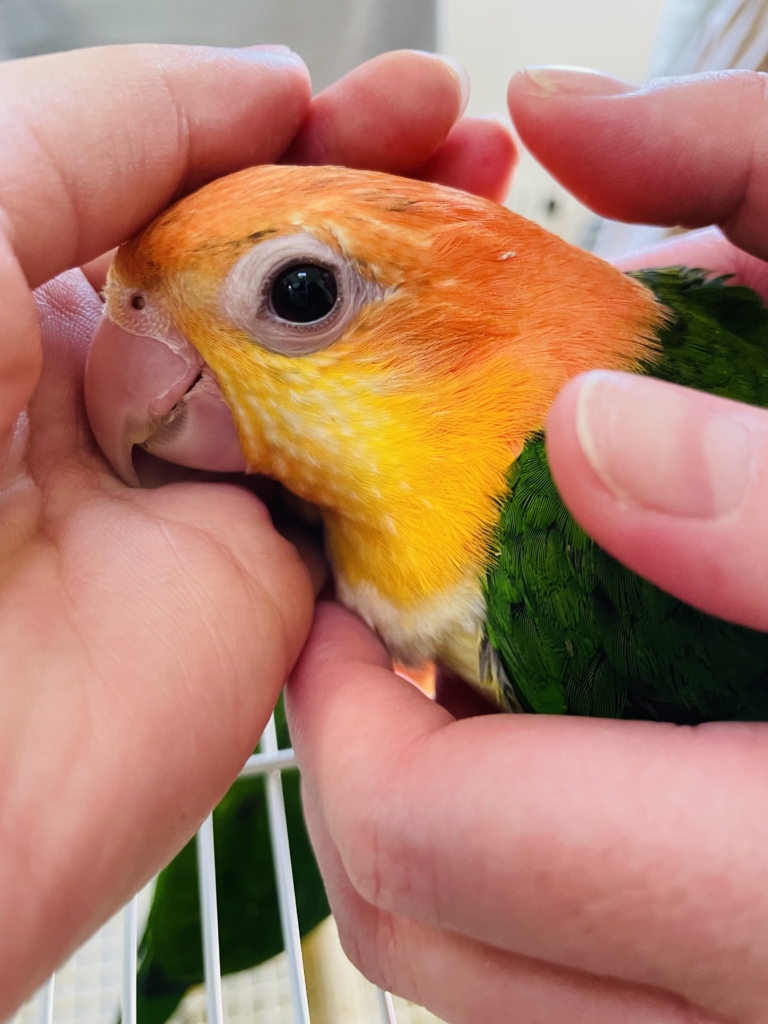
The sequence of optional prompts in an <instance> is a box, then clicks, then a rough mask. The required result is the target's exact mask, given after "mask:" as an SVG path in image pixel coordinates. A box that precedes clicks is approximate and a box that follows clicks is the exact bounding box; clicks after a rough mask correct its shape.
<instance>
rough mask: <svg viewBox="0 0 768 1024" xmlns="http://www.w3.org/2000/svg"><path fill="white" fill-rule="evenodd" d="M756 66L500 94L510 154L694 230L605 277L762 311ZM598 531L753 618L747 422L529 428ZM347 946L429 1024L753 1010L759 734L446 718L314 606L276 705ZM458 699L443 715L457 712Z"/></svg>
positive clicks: (760, 452)
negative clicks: (724, 286)
mask: <svg viewBox="0 0 768 1024" xmlns="http://www.w3.org/2000/svg"><path fill="white" fill-rule="evenodd" d="M766 80H767V79H766V76H765V75H758V74H754V73H751V72H733V73H725V74H720V75H704V76H700V77H696V78H692V79H687V80H686V79H683V80H670V81H666V82H664V81H662V82H657V83H652V84H651V85H649V86H647V87H645V88H640V89H636V88H635V87H633V86H631V85H629V84H628V83H624V82H620V81H617V80H615V79H612V78H608V77H606V76H604V75H598V74H595V73H587V72H582V71H579V70H575V69H558V68H551V69H547V68H534V69H531V70H530V72H529V73H528V74H526V73H520V74H518V75H516V76H515V77H514V78H513V80H512V83H511V85H510V91H509V102H510V109H511V112H512V116H513V119H514V122H515V125H516V128H517V130H518V132H519V133H520V136H521V138H522V141H523V142H524V143H525V145H526V146H528V147H529V149H530V150H531V151H532V152H533V154H534V156H536V157H537V158H538V159H539V160H540V161H541V162H542V163H544V164H545V165H546V166H547V167H548V168H549V169H550V170H551V171H553V172H554V173H555V175H556V176H557V177H558V178H559V179H560V181H561V182H562V183H563V184H564V185H565V186H566V187H568V188H569V189H571V190H572V191H573V192H574V193H575V194H576V195H577V196H578V197H579V198H580V199H582V200H584V201H585V202H587V203H588V204H589V205H590V206H592V207H593V208H594V209H595V210H597V211H598V212H599V213H602V214H605V215H607V216H610V217H615V218H619V219H622V220H627V221H635V222H639V223H656V224H667V225H672V224H682V225H684V226H687V227H692V228H699V227H701V226H702V225H708V224H717V225H719V229H708V230H704V231H701V232H697V233H695V234H692V235H689V236H686V237H684V238H681V239H679V240H675V241H672V242H670V243H668V244H667V245H666V246H663V247H661V248H660V249H657V250H655V251H654V252H645V253H639V254H637V255H636V256H634V257H632V258H631V259H628V260H626V261H625V263H624V265H625V267H626V268H627V269H630V268H632V267H635V268H637V267H642V266H659V265H673V264H678V263H682V264H685V265H688V266H693V267H697V266H703V267H707V268H711V269H713V270H719V271H721V272H724V273H731V274H733V275H734V279H735V282H736V283H744V284H747V285H750V286H751V287H753V288H755V289H756V290H758V291H759V292H760V293H761V294H762V295H763V296H765V297H768V264H766V263H764V262H763V260H765V259H766V258H768V243H766V231H767V230H768V208H767V204H768V199H766V196H768V128H767V127H766V126H767V125H768V117H767V116H766V114H768V109H767V107H768V102H767V101H766ZM547 434H548V436H547V445H548V454H549V459H550V463H551V466H552V470H553V474H554V477H555V480H556V482H557V484H558V486H559V488H560V490H561V493H562V495H563V497H564V499H565V501H566V502H567V504H568V506H569V507H570V509H571V511H572V512H573V513H574V515H575V516H576V518H577V519H578V520H579V521H580V522H581V524H582V525H583V526H584V527H585V528H586V529H587V530H588V531H589V532H590V533H591V534H592V536H593V537H595V538H596V539H597V541H598V542H599V543H600V544H602V545H603V546H604V547H606V548H607V549H608V550H609V551H611V552H612V553H613V554H614V555H615V556H616V557H617V558H619V559H621V560H622V561H624V562H625V563H626V564H628V565H630V566H631V567H632V568H634V569H635V570H636V571H637V572H639V573H641V574H643V575H645V576H647V577H649V578H650V579H652V580H654V581H655V582H656V583H658V584H659V585H660V586H662V587H665V588H666V589H668V590H670V591H671V592H673V593H674V594H677V595H678V596H679V597H681V598H683V599H685V600H687V601H689V602H690V603H692V604H694V605H698V606H699V607H701V608H704V609H706V610H707V611H710V612H713V613H714V614H717V615H720V616H722V617H725V618H729V619H732V620H734V621H737V622H742V623H744V624H746V625H750V626H752V627H757V628H760V629H767V628H768V597H766V594H768V587H767V586H766V583H767V582H768V540H766V531H765V526H764V524H765V511H764V510H765V508H766V504H767V503H768V413H767V412H765V411H763V410H756V409H749V408H747V407H745V406H740V405H738V404H736V403H733V402H727V401H725V400H722V399H718V398H714V397H711V396H708V395H703V394H696V393H694V392H687V391H685V390H683V389H680V388H677V387H674V386H672V385H669V384H665V383H661V382H658V381H651V380H647V379H641V378H632V377H628V376H626V375H622V374H606V373H592V374H586V375H584V376H583V377H581V378H578V379H576V380H575V381H573V382H572V383H570V384H569V385H568V386H567V387H566V388H565V389H564V390H563V392H562V393H561V394H560V396H559V397H558V399H557V401H556V403H555V405H554V407H553V409H552V412H551V414H550V417H549V420H548V424H547ZM288 706H289V716H290V723H291V735H292V739H293V743H294V747H295V748H296V750H297V753H298V758H299V763H300V766H301V769H302V779H303V786H304V793H305V806H306V810H307V814H308V820H309V824H310V829H311V833H312V838H313V842H314V844H315V847H316V850H317V853H318V857H319V861H320V865H321V869H322V870H323V872H324V875H325V878H326V881H327V885H328V890H329V895H330V900H331V905H332V908H333V911H334V913H335V915H336V918H337V921H338V924H339V929H340V933H341V936H342V940H343V942H344V945H345V948H346V950H347V952H348V954H349V955H350V957H351V958H352V960H353V961H354V962H355V963H357V964H358V965H359V966H360V968H361V969H362V970H363V972H364V973H366V974H367V975H368V976H369V977H371V978H372V979H373V980H375V981H376V982H377V983H378V984H380V985H381V986H383V987H385V988H389V989H391V990H393V991H394V992H397V993H400V994H402V995H404V996H406V997H408V998H410V999H413V1000H415V1001H417V1002H419V1003H422V1004H424V1005H426V1006H428V1007H429V1008H430V1009H432V1010H433V1011H434V1012H435V1013H437V1014H438V1015H439V1016H440V1017H441V1018H442V1019H444V1020H446V1021H448V1022H450V1024H476V1022H478V1021H482V1022H483V1024H545V1022H546V1024H549V1022H552V1021H558V1022H560V1021H562V1022H564V1024H615V1022H617V1021H621V1022H622V1024H641V1022H642V1024H649V1022H654V1024H661V1022H664V1024H673V1022H674V1024H683V1022H685V1024H693V1022H696V1024H703V1022H705V1021H707V1022H710V1021H731V1022H740V1024H747V1022H748V1024H764V1022H767V1021H768V973H767V972H766V970H765V964H766V962H768V817H767V816H766V814H765V807H766V804H767V803H768V727H766V725H764V724H739V723H711V724H707V725H703V726H699V727H696V728H687V727H677V726H674V725H666V724H652V723H645V722H620V721H608V720H588V719H578V718H557V717H551V718H550V717H545V716H527V715H521V716H514V715H506V716H500V715H485V716H482V717H478V716H474V717H467V714H466V709H464V710H463V711H461V712H459V713H458V715H457V717H454V715H452V714H450V713H449V712H448V711H447V710H446V708H445V707H442V706H440V705H439V704H436V703H434V702H432V701H430V700H428V699H427V698H426V697H424V696H423V695H422V694H421V693H420V692H419V691H417V690H416V689H415V688H414V687H413V686H410V685H409V684H408V683H407V682H405V681H403V680H401V679H399V678H398V677H397V676H395V675H394V674H393V673H392V672H391V671H390V669H389V664H388V660H387V657H386V653H385V652H384V650H383V649H382V647H381V646H380V644H379V643H378V641H377V640H376V639H375V638H374V637H373V636H372V635H371V634H370V632H368V631H367V629H366V628H365V627H364V626H363V625H362V624H361V623H360V622H358V621H357V620H355V619H354V618H353V617H352V616H351V615H349V614H348V613H347V612H345V611H344V610H342V609H340V608H337V607H334V606H332V605H327V604H326V605H321V606H320V607H319V608H318V612H317V614H316V618H315V623H314V626H313V631H312V634H311V637H310V640H309V642H308V644H307V645H306V647H305V649H304V651H303V653H302V655H301V658H300V660H299V662H298V665H297V668H296V669H295V671H294V675H293V678H292V681H291V683H290V685H289V688H288ZM452 707H453V709H454V710H456V708H457V707H458V704H457V702H456V701H454V702H453V704H452Z"/></svg>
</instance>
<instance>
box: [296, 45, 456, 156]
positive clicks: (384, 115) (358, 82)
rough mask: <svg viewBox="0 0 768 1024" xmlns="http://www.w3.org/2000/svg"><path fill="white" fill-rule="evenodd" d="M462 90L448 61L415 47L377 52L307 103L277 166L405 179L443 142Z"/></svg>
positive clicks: (453, 68) (454, 70) (452, 121)
mask: <svg viewBox="0 0 768 1024" xmlns="http://www.w3.org/2000/svg"><path fill="white" fill-rule="evenodd" d="M467 87H468V86H467V79H466V78H465V76H464V75H463V74H461V73H460V72H459V71H458V70H457V65H456V62H455V61H452V60H446V59H444V58H442V57H440V56H438V55H436V54H432V53H425V52H422V51H418V50H395V51H392V52H390V53H384V54H381V55H380V56H378V57H374V58H373V59H372V60H369V61H367V62H366V63H365V64H362V65H360V67H358V68H355V69H354V70H353V71H351V72H349V74H347V75H345V76H344V77H343V78H341V79H340V80H339V81H338V82H335V83H334V84H333V85H331V86H329V87H328V88H327V89H325V90H323V92H321V93H319V94H318V95H317V96H316V97H315V98H314V100H313V101H312V105H311V107H310V110H309V113H308V115H307V117H306V119H305V121H304V124H303V125H302V127H301V129H300V131H299V133H298V134H297V136H296V138H295V139H294V140H293V142H292V143H291V145H290V146H289V147H288V149H287V150H286V152H285V153H284V155H283V158H282V161H283V162H284V163H293V164H332V163H335V164H343V165H345V166H347V167H355V168H360V169H362V170H366V169H367V170H380V171H387V172H389V173H391V174H410V173H412V172H413V171H415V170H416V169H417V168H418V167H420V166H421V165H422V164H423V163H424V162H425V161H426V160H427V159H428V158H429V157H430V156H432V154H433V153H434V152H435V151H436V150H437V149H438V147H439V146H440V145H441V143H442V142H443V141H444V139H445V137H446V136H447V134H448V132H449V131H450V129H451V126H452V125H453V124H454V122H455V121H456V120H457V118H458V117H459V116H460V114H461V112H462V109H463V107H464V105H465V103H466V96H467Z"/></svg>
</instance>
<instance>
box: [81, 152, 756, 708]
mask: <svg viewBox="0 0 768 1024" xmlns="http://www.w3.org/2000/svg"><path fill="white" fill-rule="evenodd" d="M767 336H768V313H767V312H766V309H765V307H764V306H763V304H762V302H761V300H760V299H759V298H758V297H757V296H756V295H755V294H754V293H753V292H751V291H750V290H748V289H746V288H742V287H731V286H729V285H728V284H727V282H725V281H723V280H722V279H717V280H712V279H709V278H708V277H707V275H706V273H705V272H704V271H699V270H685V269H671V270H670V269H666V270H657V271H643V272H640V273H636V274H634V275H627V274H623V273H621V272H620V271H618V270H617V269H615V268H614V267H612V266H610V265H609V264H607V263H605V262H603V261H602V260H600V259H598V258H596V257H595V256H593V255H591V254H589V253H587V252H584V251H582V250H579V249H577V248H574V247H573V246H571V245H568V244H567V243H565V242H564V241H562V240H561V239H559V238H557V237H555V236H553V235H551V234H549V233H548V232H546V231H545V230H543V229H542V228H540V227H538V226H537V225H535V224H533V223H531V222H529V221H527V220H525V219H523V218H521V217H519V216H517V215H515V214H513V213H511V212H510V211H509V210H507V209H505V208H503V207H501V206H498V205H496V204H494V203H491V202H489V201H486V200H482V199H477V198H474V197H472V196H469V195H465V194H463V193H461V192H457V191H454V190H452V189H448V188H444V187H440V186H437V185H432V184H427V183H424V182H419V181H411V180H405V179H400V178H396V177H391V176H388V175H385V174H380V173H374V172H365V171H352V170H346V169H342V168H334V167H273V166H263V167H254V168H251V169H248V170H245V171H242V172H240V173H238V174H234V175H232V176H230V177H228V178H223V179H220V180H219V181H215V182H213V183H212V184H210V185H207V186H205V187H204V188H202V189H201V190H200V191H198V192H196V193H195V194H193V195H190V196H188V197H187V198H185V199H183V200H181V201H180V202H179V203H177V204H176V205H175V206H173V207H171V208H170V209H169V210H167V211H166V212H165V213H163V214H162V215H161V216H160V217H158V218H157V219H156V220H155V221H154V222H153V223H152V224H150V225H149V227H147V228H146V229H145V230H144V231H142V232H141V233H140V234H139V235H137V236H136V237H135V238H133V239H132V240H131V241H129V242H127V243H126V244H124V245H123V246H122V247H121V249H120V250H119V252H118V255H117V257H116V259H115V261H114V264H113V266H112V269H111V271H110V275H109V280H108V283H107V286H106V307H105V316H104V319H103V322H102V324H101V326H100V328H99V330H98V331H97V334H96V336H95V338H94V342H93V345H92V348H91V352H90V355H89V362H88V368H87V374H86V401H87V406H88V413H89V418H90V421H91V424H92V427H93V430H94V433H95V435H96V438H97V440H98V441H99V443H100V445H101V447H102V449H103V451H104V453H105V455H106V456H107V457H108V459H109V460H110V462H111V463H112V465H113V467H114V468H115V470H116V471H117V472H118V473H119V474H120V476H121V477H122V478H123V479H124V480H126V481H127V482H129V483H133V484H136V483H138V479H137V477H136V473H135V471H134V468H133V463H132V449H133V446H134V445H141V446H143V447H144V448H146V449H147V450H148V451H149V452H151V453H153V454H155V455H158V456H160V457H162V458H163V459H166V460H168V461H171V462H178V463H180V464H182V465H186V466H191V467H194V468H200V469H207V470H222V471H247V472H251V473H260V474H264V475H266V476H269V477H273V478H275V479H277V480H279V481H280V482H281V483H282V484H284V485H285V487H287V488H288V489H289V490H290V491H292V492H293V493H294V494H296V495H297V496H298V497H300V498H302V499H304V500H306V501H309V502H312V503H314V504H315V505H317V506H318V508H319V509H320V512H321V515H322V519H323V524H324V530H325V542H326V547H327V551H328V556H329V559H330V562H331V565H332V568H333V572H334V576H335V582H336V592H337V595H338V598H339V600H340V601H341V602H342V603H343V604H345V605H346V606H347V607H348V608H350V609H352V610H353V611H355V612H356V613H357V614H358V615H360V617H361V618H363V619H364V620H365V621H366V622H367V623H368V624H369V625H370V626H372V627H373V628H374V629H375V630H376V631H377V632H378V633H379V635H380V636H381V637H382V639H383V641H384V642H385V643H386V645H387V647H388V649H389V651H390V653H391V654H392V656H393V657H394V658H397V659H399V660H401V661H403V662H405V663H407V664H412V665H416V664H419V663H421V662H424V661H436V662H437V663H439V664H441V665H444V666H445V667H447V668H449V669H451V670H453V671H454V672H457V673H458V674H459V675H461V676H462V677H463V678H464V679H466V680H467V681H468V682H470V683H472V684H473V685H474V686H476V687H477V688H479V689H480V690H481V691H482V692H484V693H485V694H486V695H487V696H490V697H491V698H492V699H493V700H494V701H495V702H496V704H497V705H498V706H500V707H502V708H505V709H507V710H515V711H520V710H522V711H532V712H545V713H557V714H563V713H570V714H581V715H600V716H610V717H619V718H622V717H623V718H644V719H653V720H662V721H673V722H681V723H696V722H701V721H706V720H710V719H768V679H767V678H766V673H767V672H768V636H766V635H764V634H761V633H758V632H755V631H751V630H748V629H745V628H743V627H740V626H736V625H733V624H731V623H727V622H723V621H721V620H719V619H715V618H712V617H711V616H708V615H706V614H704V613H702V612H700V611H697V610H696V609H694V608H692V607H690V606H688V605H686V604H684V603H682V602H680V601H679V600H677V599H675V598H673V597H670V596H668V595H666V594H664V593H663V592H661V591H660V590H659V589H658V588H656V587H655V586H653V585H652V584H650V583H648V582H647V581H645V580H643V579H641V578H640V577H638V576H637V575H635V574H634V573H632V572H631V571H630V570H628V569H626V568H624V567H623V566H622V565H620V564H619V563H618V562H616V561H615V560H614V559H613V558H612V557H610V556H609V555H608V554H607V553H606V552H604V551H603V550H602V549H601V548H599V547H598V546H597V545H596V544H595V543H593V542H592V541H591V540H590V539H589V538H588V537H587V536H586V535H585V534H584V532H583V531H582V530H581V529H580V527H579V526H578V525H577V524H576V523H575V521H574V520H573V519H572V517H571V516H570V514H569V512H568V511H567V509H566V508H565V506H564V505H563V503H562V501H561V500H560V498H559V496H558V493H557V491H556V489H555V486H554V484H553V482H552V478H551V476H550V473H549V470H548V467H547V461H546V455H545V450H544V439H543V433H542V431H543V425H544V422H545V419H546V416H547V412H548V410H549V408H550V406H551V404H552V402H553V400H554V398H555V396H556V395H557V393H558V391H559V390H560V388H562V386H563V385H564V384H565V383H566V382H567V381H568V380H570V379H571V378H572V377H574V376H575V375H577V374H578V373H581V372H583V371H585V370H591V369H596V368H604V369H613V370H625V371H630V372H636V373H642V374H648V375H652V376H655V377H659V378H662V379H664V380H668V381H673V382H675V383H678V384H683V385H687V386H690V387H694V388H698V389H700V390H703V391H709V392H712V393H715V394H718V395H722V396H726V397H729V398H732V399H735V400H738V401H742V402H748V403H751V404H754V405H760V406H766V405H767V404H768V361H766V359H765V354H764V353H765V344H764V343H765V339H766V337H767Z"/></svg>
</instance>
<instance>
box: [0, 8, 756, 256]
mask: <svg viewBox="0 0 768 1024" xmlns="http://www.w3.org/2000/svg"><path fill="white" fill-rule="evenodd" d="M135 41H148V42H186V43H210V44H217V45H224V46H236V45H245V44H248V43H259V42H280V43H287V44H288V45H290V46H291V47H293V48H294V49H295V50H297V51H298V52H299V53H300V54H301V55H302V56H303V57H304V59H305V60H306V61H307V64H308V65H309V68H310V70H311V72H312V77H313V81H314V84H315V88H316V89H322V88H323V87H325V86H326V85H328V84H329V83H330V82H332V81H334V80H335V79H337V78H338V77H339V76H340V75H342V74H344V72H345V71H348V70H349V69H350V68H352V67H354V66H355V65H357V64H359V63H361V62H362V61H364V60H367V59H368V58H370V57H372V56H374V55H375V54H377V53H381V52H383V51H384V50H390V49H396V48H399V47H415V48H418V49H425V50H432V49H439V50H441V51H442V52H444V53H450V54H453V55H454V56H455V57H457V58H458V59H459V60H460V61H461V62H462V63H463V64H464V65H465V66H466V67H467V69H468V70H469V72H470V75H471V78H472V86H473V91H472V99H471V101H470V107H469V112H470V113H490V112H498V113H499V114H501V115H502V116H505V106H506V104H505V92H506V84H507V81H508V79H509V77H510V76H511V75H512V74H513V72H514V71H515V70H516V69H518V68H520V67H522V66H524V65H525V64H551V63H563V64H580V65H586V66H590V67H595V68H601V69H602V70H605V71H608V72H610V73H611V74H614V75H619V76H620V77H623V78H627V79H629V80H631V81H636V82H640V81H642V80H644V79H646V78H648V77H655V76H657V75H663V74H681V73H686V72H688V71H700V70H708V69H714V68H725V67H751V68H761V69H762V68H764V67H768V63H767V62H766V54H768V0H322V2H318V0H0V59H2V58H8V57H14V56H25V55H28V54H34V53H42V52H46V51H50V50H61V49H70V48H73V47H77V46H93V45H97V44H100V43H116V42H135ZM509 204H510V206H512V208H513V209H516V210H518V211H519V212H520V213H523V214H525V215H526V216H528V217H531V218H533V219H534V220H537V221H539V222H541V223H543V224H545V225H546V226H547V227H549V228H550V229H551V230H554V231H556V232H558V233H559V234H561V235H563V236H564V237H566V238H568V239H570V240H572V241H576V242H579V243H581V244H586V245H589V246H590V247H595V248H597V249H598V250H599V251H601V252H603V253H604V254H606V255H614V254H616V253H618V252H621V251H623V250H624V249H626V248H627V247H628V246H635V245H637V244H640V243H642V242H643V241H650V240H653V238H654V237H656V236H655V235H653V234H652V233H651V234H649V233H646V234H643V233H642V232H638V231H636V230H634V229H632V230H625V229H623V228H620V229H619V228H613V227H608V226H606V225H605V224H604V223H600V222H598V221H597V220H596V218H594V217H592V216H591V215H590V214H589V213H588V212H587V211H586V210H585V209H584V208H583V207H582V206H581V205H580V204H579V203H578V202H577V201H576V200H575V199H573V197H572V196H569V195H568V194H567V193H566V192H565V191H564V190H563V189H562V188H560V186H559V185H557V183H556V182H554V181H553V180H552V179H551V178H550V177H549V175H547V174H546V172H544V171H543V170H542V169H541V168H540V167H538V166H537V165H536V164H535V162H534V161H533V160H532V159H531V158H530V157H528V156H527V155H526V154H523V158H522V160H521V164H520V167H519V170H518V173H517V176H516V179H515V183H514V186H513V189H512V193H511V195H510V198H509Z"/></svg>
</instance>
